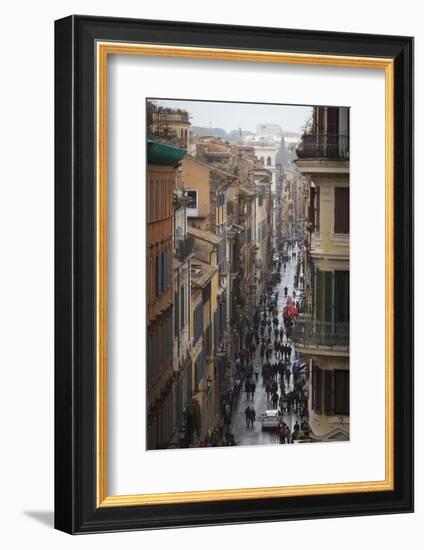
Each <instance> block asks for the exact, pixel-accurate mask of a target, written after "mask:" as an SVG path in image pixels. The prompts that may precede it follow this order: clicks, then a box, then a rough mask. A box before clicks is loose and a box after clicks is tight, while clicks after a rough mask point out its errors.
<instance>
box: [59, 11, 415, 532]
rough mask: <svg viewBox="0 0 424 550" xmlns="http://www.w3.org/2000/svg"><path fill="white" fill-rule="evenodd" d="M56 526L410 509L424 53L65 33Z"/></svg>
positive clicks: (224, 30) (217, 31)
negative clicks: (415, 127) (418, 69)
mask: <svg viewBox="0 0 424 550" xmlns="http://www.w3.org/2000/svg"><path fill="white" fill-rule="evenodd" d="M55 52H56V55H55V71H56V80H55V131H56V137H55V214H56V216H55V220H56V222H55V235H56V247H55V255H56V259H55V279H56V294H55V303H56V306H55V308H56V309H55V315H56V323H55V342H56V351H55V400H56V401H55V403H56V405H55V518H56V519H55V525H56V527H57V528H58V529H61V530H63V531H66V532H69V533H73V534H74V533H92V532H101V531H118V530H128V529H151V528H161V527H180V526H195V525H212V524H225V523H227V524H228V523H242V522H255V521H275V520H290V519H307V518H317V517H322V518H323V517H334V516H347V515H365V514H382V513H396V512H410V511H412V509H413V409H412V405H413V403H412V397H413V392H412V383H413V353H412V338H413V314H412V311H413V308H412V304H413V284H412V281H413V275H412V269H413V253H412V250H413V247H412V245H413V236H412V223H413V220H412V214H413V210H412V200H413V174H412V155H413V133H412V108H413V89H412V76H413V39H412V38H409V37H400V36H377V35H361V34H346V33H333V32H317V31H307V30H287V29H276V28H252V27H234V26H225V25H206V24H198V23H175V22H167V21H146V20H125V19H114V18H101V17H88V16H71V17H68V18H65V19H61V20H59V21H56V27H55Z"/></svg>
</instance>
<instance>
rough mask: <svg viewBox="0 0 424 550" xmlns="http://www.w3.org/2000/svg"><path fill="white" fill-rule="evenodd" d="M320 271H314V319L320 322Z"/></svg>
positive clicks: (321, 274)
mask: <svg viewBox="0 0 424 550" xmlns="http://www.w3.org/2000/svg"><path fill="white" fill-rule="evenodd" d="M322 276H323V273H322V271H319V270H318V269H317V270H315V319H316V320H317V321H322V299H323V296H322V291H323V289H322Z"/></svg>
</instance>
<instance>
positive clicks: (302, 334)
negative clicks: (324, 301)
mask: <svg viewBox="0 0 424 550" xmlns="http://www.w3.org/2000/svg"><path fill="white" fill-rule="evenodd" d="M292 339H293V342H294V343H295V344H297V345H298V346H301V347H305V348H321V347H322V348H330V349H332V350H335V351H349V323H327V322H322V321H315V320H314V319H312V318H311V317H303V318H300V319H297V320H296V321H295V325H294V327H293V328H292Z"/></svg>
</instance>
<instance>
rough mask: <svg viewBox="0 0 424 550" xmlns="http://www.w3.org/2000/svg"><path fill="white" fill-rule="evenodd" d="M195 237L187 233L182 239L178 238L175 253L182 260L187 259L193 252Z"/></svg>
mask: <svg viewBox="0 0 424 550" xmlns="http://www.w3.org/2000/svg"><path fill="white" fill-rule="evenodd" d="M193 247H194V237H193V235H186V236H185V237H183V238H182V239H178V240H177V242H176V243H175V255H176V256H177V258H178V259H180V260H185V259H186V258H188V256H190V254H191V253H192V252H193Z"/></svg>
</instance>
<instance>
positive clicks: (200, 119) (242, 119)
mask: <svg viewBox="0 0 424 550" xmlns="http://www.w3.org/2000/svg"><path fill="white" fill-rule="evenodd" d="M157 101H158V104H159V105H162V106H164V107H171V108H174V109H175V108H180V109H185V110H187V111H188V112H189V113H190V115H191V119H190V122H191V124H192V125H193V126H212V128H223V129H224V130H226V131H227V132H229V131H231V130H236V129H238V128H241V129H242V130H250V131H252V132H254V131H256V125H257V124H279V125H280V126H281V128H282V130H283V132H297V131H298V130H299V129H301V128H303V127H304V126H305V122H306V121H307V120H308V119H309V118H310V117H311V114H312V107H305V106H297V105H264V104H258V103H255V104H252V103H224V102H222V103H221V102H215V101H179V100H178V101H175V100H157Z"/></svg>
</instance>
